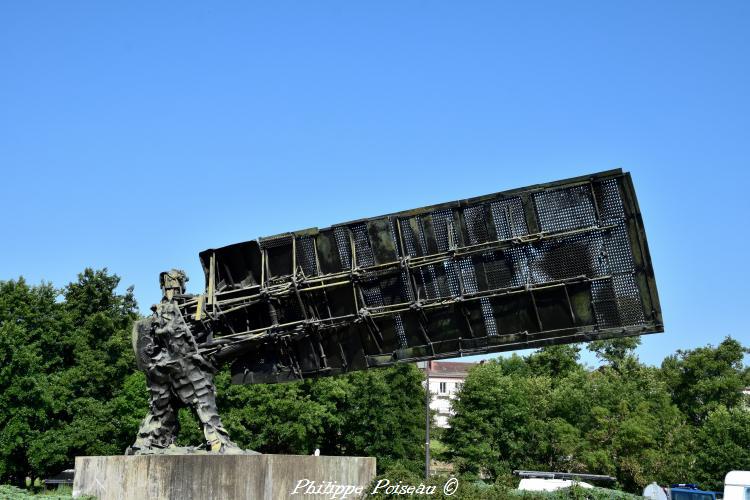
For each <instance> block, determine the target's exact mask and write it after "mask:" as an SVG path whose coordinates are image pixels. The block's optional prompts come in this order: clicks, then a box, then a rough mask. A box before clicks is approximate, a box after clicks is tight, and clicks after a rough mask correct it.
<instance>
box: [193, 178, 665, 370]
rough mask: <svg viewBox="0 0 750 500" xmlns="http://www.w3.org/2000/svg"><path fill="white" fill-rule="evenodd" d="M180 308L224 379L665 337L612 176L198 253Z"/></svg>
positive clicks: (643, 249) (647, 269)
mask: <svg viewBox="0 0 750 500" xmlns="http://www.w3.org/2000/svg"><path fill="white" fill-rule="evenodd" d="M200 259H201V263H202V265H203V269H204V272H205V282H206V288H205V292H204V293H203V294H201V295H198V296H186V297H184V298H183V299H181V300H180V301H179V302H180V303H179V308H180V311H181V312H182V316H183V317H184V319H185V321H186V322H187V324H188V325H189V327H190V330H191V331H192V333H193V336H194V337H195V339H196V342H197V343H198V347H199V350H200V352H201V354H202V355H203V356H205V357H206V358H208V359H212V360H213V361H214V362H215V363H222V362H229V363H231V364H232V376H233V378H232V380H233V382H235V383H261V382H263V383H272V382H285V381H290V380H298V379H303V378H308V377H317V376H324V375H333V374H337V373H343V372H348V371H353V370H361V369H367V368H371V367H377V366H384V365H390V364H393V363H397V362H402V361H418V360H429V359H438V358H449V357H458V356H464V355H469V354H480V353H487V352H495V351H508V350H515V349H524V348H530V347H540V346H544V345H551V344H562V343H570V342H581V341H590V340H595V339H606V338H614V337H623V336H631V335H641V334H645V333H653V332H660V331H663V324H662V317H661V309H660V306H659V299H658V295H657V290H656V283H655V280H654V272H653V268H652V265H651V258H650V256H649V251H648V245H647V242H646V235H645V232H644V229H643V222H642V219H641V214H640V211H639V208H638V203H637V200H636V196H635V191H634V189H633V184H632V180H631V177H630V175H629V174H628V173H623V172H622V171H621V170H619V169H618V170H611V171H607V172H601V173H597V174H593V175H588V176H583V177H577V178H573V179H567V180H563V181H557V182H553V183H549V184H542V185H536V186H531V187H527V188H521V189H515V190H511V191H505V192H501V193H496V194H491V195H486V196H481V197H478V198H472V199H468V200H459V201H454V202H450V203H444V204H440V205H435V206H430V207H425V208H420V209H416V210H409V211H405V212H398V213H394V214H389V215H385V216H381V217H374V218H368V219H361V220H357V221H352V222H348V223H344V224H338V225H334V226H332V227H329V228H325V229H317V228H312V229H306V230H302V231H294V232H289V233H283V234H279V235H276V236H271V237H267V238H260V239H258V240H253V241H247V242H243V243H237V244H234V245H229V246H226V247H222V248H216V249H209V250H206V251H203V252H201V253H200Z"/></svg>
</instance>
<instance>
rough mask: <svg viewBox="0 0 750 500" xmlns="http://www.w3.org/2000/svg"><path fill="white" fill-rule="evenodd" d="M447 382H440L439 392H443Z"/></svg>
mask: <svg viewBox="0 0 750 500" xmlns="http://www.w3.org/2000/svg"><path fill="white" fill-rule="evenodd" d="M446 385H447V384H446V383H445V382H440V391H439V392H440V394H445V391H446V387H445V386H446Z"/></svg>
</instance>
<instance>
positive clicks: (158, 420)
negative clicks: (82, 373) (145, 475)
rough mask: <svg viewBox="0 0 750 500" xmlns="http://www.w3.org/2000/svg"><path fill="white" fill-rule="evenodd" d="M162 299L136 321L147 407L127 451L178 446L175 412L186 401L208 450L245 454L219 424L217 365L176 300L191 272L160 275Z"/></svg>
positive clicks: (159, 450) (145, 451) (158, 450)
mask: <svg viewBox="0 0 750 500" xmlns="http://www.w3.org/2000/svg"><path fill="white" fill-rule="evenodd" d="M159 281H160V285H161V289H162V295H163V296H162V300H161V302H160V303H159V304H156V305H154V306H152V308H151V309H152V311H153V314H152V316H151V317H149V318H147V319H145V320H141V321H138V322H136V324H135V326H134V327H133V343H134V349H135V352H136V358H137V363H138V366H139V368H141V369H142V370H143V371H144V372H145V374H146V383H147V385H148V388H149V412H148V415H146V418H145V419H144V420H143V422H142V423H141V427H140V429H139V431H138V438H137V439H136V441H135V443H134V444H133V446H131V447H130V448H129V449H128V454H148V453H163V452H169V451H171V450H176V447H175V439H176V437H177V432H178V422H177V411H178V410H179V408H181V407H183V406H186V407H189V408H192V409H193V410H194V411H195V413H196V414H197V415H198V419H199V420H200V423H201V425H202V426H203V434H204V436H205V439H206V441H205V445H204V449H205V450H206V451H211V452H218V453H242V450H240V449H239V448H238V447H237V446H236V445H235V444H234V443H232V441H230V439H229V434H228V433H227V431H226V429H224V426H223V425H222V423H221V418H220V417H219V414H218V411H217V408H216V389H215V387H214V384H213V376H214V373H215V371H216V369H215V367H214V366H213V365H212V364H211V363H210V362H209V361H208V360H206V359H205V358H204V357H203V356H202V355H201V354H200V352H199V350H198V345H197V343H196V340H195V338H194V337H193V335H192V333H191V332H190V329H189V328H188V325H187V324H186V323H185V320H184V318H183V317H182V313H181V312H180V308H179V307H178V304H179V303H180V301H184V300H186V299H189V298H191V297H190V296H188V295H185V282H186V281H187V276H186V275H185V273H184V272H183V271H181V270H177V269H173V270H171V271H169V272H163V273H161V274H160V275H159Z"/></svg>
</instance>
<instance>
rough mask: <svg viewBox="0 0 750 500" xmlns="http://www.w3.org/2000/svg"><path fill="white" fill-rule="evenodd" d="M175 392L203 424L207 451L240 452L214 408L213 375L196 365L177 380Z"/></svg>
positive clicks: (214, 390) (214, 389)
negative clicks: (185, 375)
mask: <svg viewBox="0 0 750 500" xmlns="http://www.w3.org/2000/svg"><path fill="white" fill-rule="evenodd" d="M177 385H178V387H176V388H175V389H176V391H177V394H178V395H179V396H180V399H181V400H182V401H183V402H184V403H186V404H189V405H190V406H191V407H192V408H193V409H194V410H195V413H196V414H197V415H198V419H199V420H200V422H201V425H202V426H203V435H204V436H205V438H206V444H207V446H208V449H209V451H212V452H218V453H233V452H240V451H241V450H240V448H239V447H238V446H237V445H236V444H234V443H233V442H232V441H231V440H230V439H229V433H228V432H227V430H226V429H225V428H224V425H223V424H222V423H221V417H220V416H219V411H218V409H217V408H216V388H215V387H214V384H213V375H212V374H211V373H210V372H207V371H205V370H203V369H201V368H199V367H197V366H194V367H192V369H191V370H190V371H189V372H188V375H187V377H182V378H180V379H179V380H178V381H177Z"/></svg>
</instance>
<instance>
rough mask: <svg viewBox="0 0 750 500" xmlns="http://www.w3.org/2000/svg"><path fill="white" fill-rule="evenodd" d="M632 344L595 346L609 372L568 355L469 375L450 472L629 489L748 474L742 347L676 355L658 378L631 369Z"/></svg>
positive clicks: (650, 371)
mask: <svg viewBox="0 0 750 500" xmlns="http://www.w3.org/2000/svg"><path fill="white" fill-rule="evenodd" d="M636 346H637V343H636V342H631V341H629V340H627V339H626V341H622V340H617V341H606V342H599V343H595V344H593V345H592V346H591V349H592V350H593V351H594V352H596V353H597V355H598V356H599V357H600V359H601V360H602V361H603V362H604V363H605V364H604V365H603V366H601V367H600V368H598V369H595V370H585V369H583V368H582V367H581V366H580V365H578V364H577V351H575V350H571V349H570V348H569V347H568V348H565V349H561V348H545V349H542V350H540V351H538V352H536V353H534V354H532V355H530V356H526V357H521V356H518V355H514V356H511V357H509V358H501V359H497V360H493V361H490V362H487V363H485V364H483V365H479V366H477V367H475V368H473V370H472V371H471V373H470V375H469V377H468V378H467V380H466V381H465V383H464V384H463V387H462V389H461V391H460V392H459V395H458V400H457V401H456V403H455V404H454V409H455V411H456V414H455V416H453V418H452V419H451V420H450V425H451V429H450V430H449V431H448V432H447V433H446V435H445V441H446V444H448V445H449V447H450V448H451V452H452V454H453V457H454V461H455V463H456V464H457V466H458V467H459V468H460V470H461V471H463V472H467V473H471V474H480V475H485V476H487V477H489V478H490V479H497V478H500V477H503V475H507V474H509V473H510V471H511V470H513V469H536V470H556V471H569V472H589V473H599V474H607V475H611V476H614V477H616V478H618V481H619V485H620V486H621V487H623V488H625V489H626V490H628V491H633V492H638V491H641V489H642V488H643V487H644V486H645V485H647V484H649V483H651V482H652V481H656V482H659V483H661V484H669V483H675V482H701V484H703V485H705V486H707V487H716V486H717V484H720V483H721V481H722V480H723V477H724V475H725V474H726V473H727V472H728V471H729V470H732V469H733V468H738V467H740V466H744V467H748V466H750V465H748V458H747V457H748V451H747V450H748V449H750V445H748V439H749V438H748V433H750V425H748V418H750V412H748V410H747V408H746V407H745V408H743V406H742V398H743V396H742V388H743V387H745V385H743V384H747V379H746V376H747V369H746V368H744V367H743V366H742V353H743V352H745V350H744V349H743V348H742V346H741V345H740V344H739V343H738V342H737V341H735V340H732V339H727V340H725V341H724V342H723V343H722V344H721V345H719V346H718V347H715V348H714V347H711V346H708V347H705V348H701V349H697V350H695V351H685V352H678V354H677V355H676V356H674V357H670V358H668V359H667V360H666V361H665V364H664V366H663V367H662V368H661V369H659V368H653V367H647V366H644V365H642V364H641V363H640V362H638V360H637V358H636V357H635V355H634V354H633V349H634V348H635V347H636ZM698 373H700V377H702V378H703V379H702V380H701V381H698V380H697V379H693V377H698ZM686 400H689V403H687V402H686ZM727 405H729V406H727ZM728 408H729V409H728ZM696 415H701V416H702V418H701V419H698V420H696V418H695V417H696ZM743 447H744V448H743ZM743 464H744V465H743Z"/></svg>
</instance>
